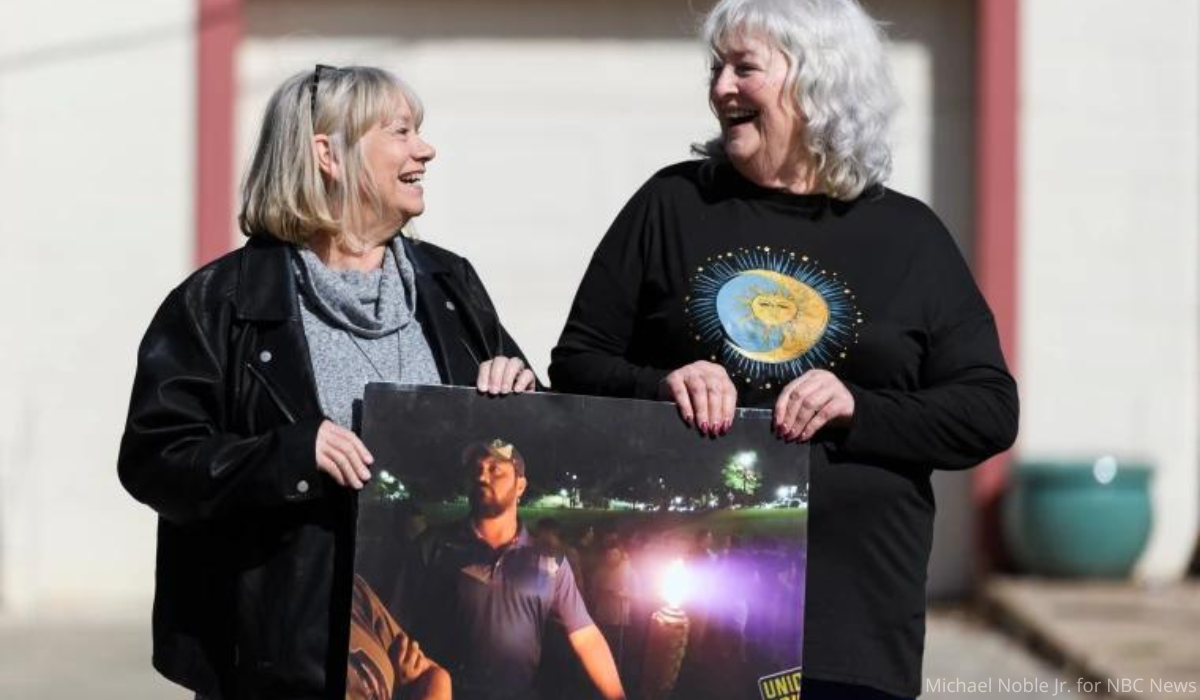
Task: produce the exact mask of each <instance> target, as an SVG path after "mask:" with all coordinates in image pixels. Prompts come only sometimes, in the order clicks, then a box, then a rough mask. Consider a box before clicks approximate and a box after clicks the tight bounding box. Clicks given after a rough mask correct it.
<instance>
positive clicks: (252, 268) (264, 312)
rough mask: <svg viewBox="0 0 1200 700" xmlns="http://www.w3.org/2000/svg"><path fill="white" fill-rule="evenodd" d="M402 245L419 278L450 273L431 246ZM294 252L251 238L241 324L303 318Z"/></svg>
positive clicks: (243, 272)
mask: <svg viewBox="0 0 1200 700" xmlns="http://www.w3.org/2000/svg"><path fill="white" fill-rule="evenodd" d="M401 241H402V242H403V244H404V252H405V254H406V255H407V256H408V259H409V261H410V262H411V263H412V266H413V271H414V272H415V273H416V275H417V277H418V278H420V277H422V276H426V275H446V274H449V273H450V270H449V269H448V268H447V267H446V264H445V261H444V260H443V259H442V258H441V257H439V256H437V255H433V254H431V252H432V251H431V249H430V248H428V247H427V246H424V245H422V244H420V243H419V242H416V241H413V240H412V239H411V238H408V237H407V236H404V237H402V238H401ZM290 248H291V246H290V245H289V244H287V243H284V242H282V241H279V240H275V239H272V238H267V237H266V236H251V237H250V240H249V241H247V242H246V245H245V247H244V249H243V251H242V261H241V269H240V271H239V278H238V284H237V292H236V296H235V302H234V303H235V307H236V308H237V317H238V318H239V319H240V320H243V321H286V320H288V319H294V318H296V317H297V316H298V315H299V312H300V309H299V306H298V302H297V296H296V295H297V289H296V275H295V270H294V269H293V267H292V257H291V254H290V253H291V251H290Z"/></svg>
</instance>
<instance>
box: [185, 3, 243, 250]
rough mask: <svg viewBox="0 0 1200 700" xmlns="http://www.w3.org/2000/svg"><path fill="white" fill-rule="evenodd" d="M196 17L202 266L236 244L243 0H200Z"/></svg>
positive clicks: (198, 247)
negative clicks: (235, 123) (236, 126)
mask: <svg viewBox="0 0 1200 700" xmlns="http://www.w3.org/2000/svg"><path fill="white" fill-rule="evenodd" d="M197 5H198V7H197V13H196V73H197V76H196V78H197V80H196V114H197V124H196V200H195V207H196V239H195V247H194V251H195V252H194V262H195V264H196V265H203V264H205V263H207V262H209V261H210V260H212V259H213V258H216V257H217V256H219V255H221V254H223V253H225V252H227V251H228V250H229V249H230V248H231V247H232V245H233V241H232V228H233V226H232V224H233V211H234V208H233V174H234V167H233V152H234V137H233V120H234V113H235V109H236V106H237V105H236V100H237V47H238V43H239V42H240V41H241V36H242V0H198V2H197Z"/></svg>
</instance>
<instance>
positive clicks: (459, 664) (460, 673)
mask: <svg viewBox="0 0 1200 700" xmlns="http://www.w3.org/2000/svg"><path fill="white" fill-rule="evenodd" d="M417 552H418V559H419V561H418V562H414V564H415V568H416V571H415V572H412V573H414V574H415V576H414V577H413V578H412V579H410V580H412V581H413V583H414V584H415V586H414V587H413V588H410V589H409V590H410V592H411V593H412V595H411V596H409V597H406V599H405V602H404V605H405V607H408V606H416V608H417V609H412V608H410V609H409V611H408V612H409V613H410V614H409V615H405V617H411V619H414V620H415V621H416V623H417V624H416V626H415V633H414V636H415V638H416V639H417V640H418V641H419V642H420V643H421V645H422V648H424V649H425V650H426V653H427V655H428V656H429V657H430V658H432V659H433V660H434V661H437V662H438V663H439V664H441V665H442V666H444V667H445V668H446V669H447V670H448V671H449V672H450V675H451V678H452V682H453V686H454V696H455V698H456V699H459V700H462V699H465V700H477V699H486V700H508V699H509V698H528V697H531V696H532V694H533V690H532V686H533V679H534V674H535V672H536V671H537V667H538V661H539V660H540V658H541V652H542V633H543V631H544V630H545V627H546V623H547V622H548V621H549V620H551V618H553V619H555V620H557V621H560V622H561V623H562V625H563V627H564V628H565V629H566V632H567V634H570V633H572V632H575V631H576V630H579V629H582V628H584V627H587V626H588V625H591V624H592V618H591V616H589V615H588V611H587V608H586V607H585V606H584V603H583V597H582V596H581V595H580V593H579V587H578V586H577V585H576V583H575V577H574V575H573V574H572V573H571V567H570V565H569V564H568V563H567V562H566V560H565V558H564V557H563V556H562V555H555V554H554V553H552V552H549V551H546V550H544V549H542V548H540V547H538V546H537V545H536V544H535V543H534V541H533V539H532V538H531V537H530V536H529V533H528V531H526V529H525V527H524V525H520V524H518V532H517V537H516V538H515V539H514V540H513V541H512V542H511V543H509V544H507V545H505V546H502V547H500V548H498V549H492V548H491V547H490V546H489V545H488V544H487V543H486V542H484V541H483V540H481V539H479V537H478V535H476V533H475V529H474V528H473V527H472V526H471V523H470V521H467V520H463V521H460V522H456V523H450V524H448V525H445V526H442V527H439V528H435V529H433V530H430V531H428V532H426V533H425V534H424V535H422V536H421V538H420V539H419V540H418V542H417ZM406 576H407V575H406Z"/></svg>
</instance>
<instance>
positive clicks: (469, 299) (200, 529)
mask: <svg viewBox="0 0 1200 700" xmlns="http://www.w3.org/2000/svg"><path fill="white" fill-rule="evenodd" d="M405 250H406V251H407V253H408V256H409V259H410V260H411V261H412V263H413V267H414V269H415V272H416V285H417V302H418V309H417V318H418V319H419V320H420V322H421V327H422V329H423V330H424V332H425V336H426V338H427V339H428V341H429V344H430V347H431V349H432V350H433V356H434V359H435V360H436V362H437V365H438V369H439V371H440V373H441V376H442V379H443V381H444V382H445V383H446V384H458V385H473V384H474V383H475V378H476V375H477V372H478V366H479V363H480V362H481V361H483V360H485V359H488V358H490V357H493V356H495V355H508V356H520V354H521V353H520V350H519V349H518V348H517V346H516V345H515V343H514V342H513V340H512V338H511V337H510V336H509V335H508V333H507V332H506V331H505V330H504V328H503V326H501V324H500V321H499V319H498V318H497V316H496V312H495V309H494V308H493V306H492V303H491V300H490V299H489V298H488V296H487V292H486V291H485V290H484V288H483V285H482V283H481V282H480V281H479V278H478V277H477V276H476V274H475V271H474V269H473V268H472V267H471V265H470V263H468V262H467V261H466V260H465V259H463V258H460V257H458V256H457V255H454V254H453V253H450V252H448V251H446V250H443V249H441V248H438V247H436V246H433V245H430V244H428V243H415V242H413V241H411V240H407V239H406V240H405ZM323 420H324V416H323V415H322V413H321V408H320V405H319V403H318V398H317V390H316V383H315V380H314V377H313V373H312V364H311V362H310V360H309V356H308V346H307V343H306V340H305V336H304V329H303V325H302V321H301V318H300V314H299V308H298V299H297V286H296V283H295V278H294V275H293V268H292V263H291V260H290V253H289V250H288V246H287V245H286V244H282V243H279V242H277V241H273V240H270V239H264V238H252V239H251V240H250V241H249V242H248V243H247V244H246V245H245V246H244V247H243V248H242V249H240V250H237V251H235V252H233V253H230V254H229V255H226V256H224V257H222V258H221V259H219V260H217V261H215V262H213V263H211V264H209V265H207V266H205V267H204V268H202V269H200V270H199V271H197V272H196V273H195V274H193V275H192V276H191V277H189V278H188V279H187V280H186V281H184V283H183V284H181V285H180V286H179V287H177V288H176V289H175V290H174V291H173V292H171V294H170V295H169V296H168V297H167V299H166V301H165V302H163V305H162V306H161V307H160V308H159V310H158V313H157V314H156V315H155V317H154V320H153V321H152V322H151V324H150V328H149V329H148V330H147V331H146V335H145V338H144V339H143V340H142V344H141V348H140V349H139V352H138V366H137V376H136V378H135V380H134V385H133V396H132V399H131V401H130V406H129V417H128V422H127V423H126V427H125V434H124V437H123V438H122V440H121V451H120V457H119V459H118V471H119V473H120V477H121V483H122V484H124V486H125V488H126V489H127V490H128V491H129V492H130V493H131V494H133V496H134V497H135V498H137V499H138V500H139V501H142V502H144V503H146V504H148V505H149V506H151V507H152V508H154V510H156V511H157V512H158V513H159V516H160V517H159V525H158V567H157V573H156V592H155V599H154V616H153V618H154V666H155V668H157V669H158V670H159V671H160V672H161V673H162V674H163V675H164V676H166V677H167V678H169V679H171V680H173V681H175V682H177V683H179V684H181V685H184V686H186V687H188V688H191V689H192V690H195V691H197V692H199V693H200V694H202V695H205V696H209V697H212V698H223V699H224V700H232V699H234V698H237V699H239V700H240V699H242V698H247V699H250V698H254V699H258V698H289V699H292V698H338V699H339V700H340V698H341V697H342V696H343V695H344V690H343V687H344V683H345V669H346V664H345V657H346V650H347V646H348V635H349V610H350V585H351V581H352V576H351V574H352V570H353V559H354V546H353V544H354V517H355V500H354V496H353V493H352V492H351V491H349V490H348V489H343V488H340V487H338V486H337V485H336V484H335V483H334V482H333V481H332V480H330V479H328V478H327V477H325V476H324V475H323V474H321V473H320V472H318V471H317V467H316V458H315V450H314V446H315V444H316V433H317V428H318V427H319V426H320V424H321V422H322V421H323Z"/></svg>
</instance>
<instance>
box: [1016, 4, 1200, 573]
mask: <svg viewBox="0 0 1200 700" xmlns="http://www.w3.org/2000/svg"><path fill="white" fill-rule="evenodd" d="M1021 59H1022V63H1021V82H1022V93H1021V100H1022V109H1021V119H1020V133H1021V151H1020V159H1021V165H1020V183H1021V189H1020V199H1021V213H1020V229H1021V241H1020V244H1021V253H1020V268H1021V275H1020V284H1021V298H1020V308H1021V313H1020V318H1021V329H1020V342H1021V374H1022V376H1023V382H1022V393H1023V406H1022V408H1023V416H1022V434H1021V441H1020V453H1021V454H1022V455H1023V456H1026V457H1041V456H1051V457H1053V456H1071V455H1083V456H1088V455H1093V456H1094V455H1098V454H1103V453H1108V452H1111V453H1115V454H1118V455H1130V456H1133V457H1143V458H1146V459H1149V460H1151V461H1152V462H1154V463H1155V464H1156V465H1157V467H1158V473H1157V477H1156V480H1155V484H1154V516H1155V528H1154V532H1153V535H1152V538H1151V542H1150V546H1149V548H1148V549H1147V551H1146V553H1145V555H1144V557H1143V559H1142V561H1141V562H1140V564H1139V573H1140V574H1141V575H1142V576H1143V577H1145V578H1149V579H1170V578H1175V577H1178V576H1179V575H1181V573H1182V572H1183V570H1184V567H1185V566H1186V563H1187V558H1188V555H1189V554H1190V553H1191V549H1192V546H1193V544H1194V543H1195V541H1196V524H1197V504H1198V502H1200V498H1198V496H1200V469H1198V468H1197V467H1198V466H1200V465H1198V461H1200V454H1198V447H1200V433H1198V431H1200V411H1198V410H1197V409H1198V405H1197V404H1198V399H1200V372H1198V369H1200V333H1198V332H1200V269H1198V268H1200V236H1198V235H1197V234H1198V232H1200V204H1198V200H1197V195H1198V193H1200V142H1198V135H1200V102H1198V96H1200V3H1195V2H1179V1H1178V0H1147V1H1146V2H1143V3H1139V4H1138V5H1137V7H1136V8H1133V7H1131V6H1130V5H1129V4H1128V3H1124V2H1118V1H1117V0H1103V1H1099V2H1090V3H1088V6H1087V11H1086V12H1081V11H1080V5H1079V3H1077V2H1072V1H1071V0H1037V1H1036V2H1025V3H1022V18H1021Z"/></svg>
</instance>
